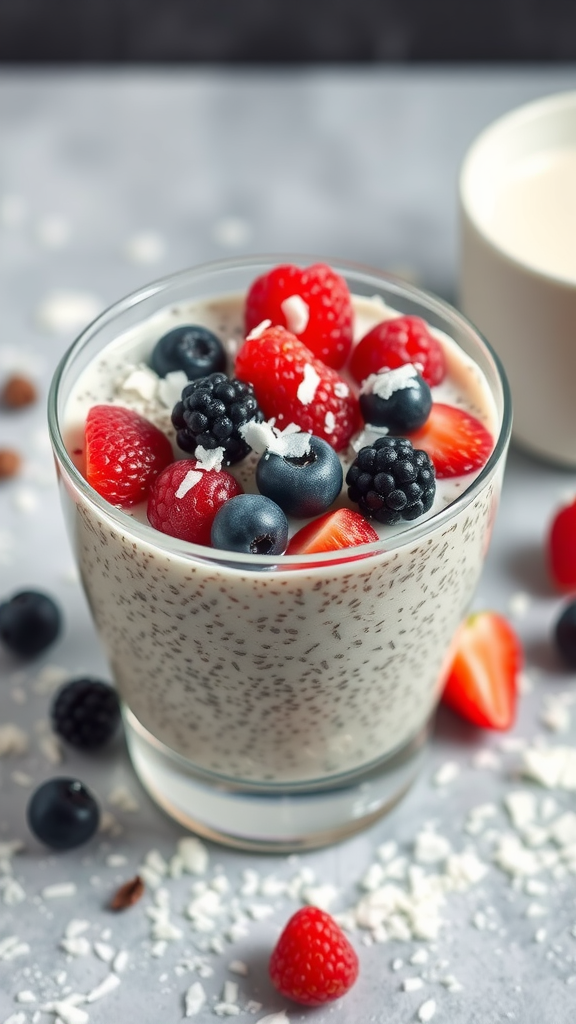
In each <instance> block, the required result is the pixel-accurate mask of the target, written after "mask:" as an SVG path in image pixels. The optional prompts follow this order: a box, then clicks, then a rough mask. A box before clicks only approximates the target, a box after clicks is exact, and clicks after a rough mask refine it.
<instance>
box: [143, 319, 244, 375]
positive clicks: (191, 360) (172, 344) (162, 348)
mask: <svg viewBox="0 0 576 1024" xmlns="http://www.w3.org/2000/svg"><path fill="white" fill-rule="evenodd" d="M150 364H151V366H152V369H153V370H155V371H156V373H157V374H158V376H159V377H165V376H166V374H167V373H172V372H173V371H174V370H184V373H185V374H186V376H187V377H188V380H197V379H198V378H199V377H206V376H207V375H208V374H210V373H216V372H217V371H219V370H223V369H224V367H225V366H226V352H225V351H224V346H223V344H222V342H221V341H220V339H219V338H217V337H216V335H215V334H213V333H212V331H209V330H207V328H206V327H200V326H198V325H197V324H186V325H185V326H182V327H174V328H173V330H171V331H168V333H167V334H164V335H163V336H162V337H161V338H160V340H159V341H157V342H156V345H155V346H154V349H153V350H152V355H151V357H150Z"/></svg>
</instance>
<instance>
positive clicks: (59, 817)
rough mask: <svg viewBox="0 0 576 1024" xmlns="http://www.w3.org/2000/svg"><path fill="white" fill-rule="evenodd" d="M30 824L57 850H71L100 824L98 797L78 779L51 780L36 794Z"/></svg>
mask: <svg viewBox="0 0 576 1024" xmlns="http://www.w3.org/2000/svg"><path fill="white" fill-rule="evenodd" d="M27 814H28V824H29V826H30V828H31V830H32V832H33V833H34V835H35V836H37V838H38V839H39V840H40V841H41V842H42V843H45V844H46V846H51V847H52V849H54V850H71V849H73V847H75V846H80V845H81V844H82V843H86V842H88V840H89V839H91V838H92V836H93V835H94V833H95V832H96V830H97V829H98V825H99V823H100V811H99V808H98V804H97V803H96V800H95V799H94V797H93V796H92V794H91V793H90V791H89V790H88V789H87V788H86V786H85V785H84V784H83V783H82V782H79V781H78V779H63V778H55V779H48V781H47V782H44V783H43V784H42V785H41V786H39V787H38V789H37V790H35V792H34V793H33V794H32V797H31V798H30V802H29V804H28V811H27Z"/></svg>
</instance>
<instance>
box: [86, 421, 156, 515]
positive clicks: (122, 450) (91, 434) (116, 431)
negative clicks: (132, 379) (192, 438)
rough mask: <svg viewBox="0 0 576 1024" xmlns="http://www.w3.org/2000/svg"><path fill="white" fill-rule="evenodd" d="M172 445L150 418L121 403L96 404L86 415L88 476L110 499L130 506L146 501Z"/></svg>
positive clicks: (100, 492)
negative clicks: (147, 418)
mask: <svg viewBox="0 0 576 1024" xmlns="http://www.w3.org/2000/svg"><path fill="white" fill-rule="evenodd" d="M173 458H174V456H173V454H172V445H171V444H170V441H169V440H168V438H167V437H166V435H165V434H163V433H162V431H161V430H158V427H155V426H154V424H153V423H150V421H149V420H146V419H144V417H143V416H140V415H139V414H138V413H136V412H133V411H132V410H131V409H125V408H123V407H122V406H119V405H93V406H92V408H91V409H90V411H89V413H88V416H87V419H86V479H87V481H88V483H89V484H90V486H91V487H93V488H94V490H95V491H98V494H100V495H102V497H103V498H105V499H106V501H109V502H110V503H111V504H112V505H119V506H120V507H121V508H129V507H130V506H131V505H137V504H138V502H140V501H144V499H145V498H146V496H147V494H148V491H149V489H150V485H151V484H152V481H153V480H154V479H155V477H157V476H158V473H160V472H161V470H163V469H164V467H165V466H167V465H168V463H170V462H172V459H173Z"/></svg>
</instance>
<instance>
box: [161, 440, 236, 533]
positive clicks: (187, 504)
mask: <svg viewBox="0 0 576 1024" xmlns="http://www.w3.org/2000/svg"><path fill="white" fill-rule="evenodd" d="M236 494H242V488H241V486H240V484H239V483H238V482H237V481H236V480H235V479H234V477H233V476H232V475H231V474H230V473H227V472H226V471H225V470H216V469H210V470H206V469H203V468H202V465H201V463H199V462H197V461H195V460H194V459H181V460H179V461H178V462H173V463H172V464H171V465H170V466H167V467H166V469H165V470H163V471H162V473H160V475H159V476H157V477H156V480H155V481H154V483H153V485H152V488H151V490H150V495H149V497H148V508H147V514H148V521H149V522H150V524H151V526H153V527H154V529H155V530H160V531H161V532H162V533H167V534H168V535H169V536H170V537H178V538H179V539H180V540H187V541H190V542H191V543H192V544H206V545H209V544H210V531H211V530H212V523H213V522H214V516H215V515H216V513H217V512H218V510H219V509H220V508H221V507H222V505H223V504H224V502H226V501H228V499H229V498H233V497H234V496H235V495H236Z"/></svg>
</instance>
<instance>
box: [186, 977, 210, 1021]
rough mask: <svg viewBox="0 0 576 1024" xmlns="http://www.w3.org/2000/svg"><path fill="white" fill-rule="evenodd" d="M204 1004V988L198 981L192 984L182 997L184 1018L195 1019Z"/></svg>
mask: <svg viewBox="0 0 576 1024" xmlns="http://www.w3.org/2000/svg"><path fill="white" fill-rule="evenodd" d="M205 1002H206V993H205V991H204V986H203V985H202V984H201V982H199V981H195V982H193V984H192V985H190V988H189V989H188V991H187V992H186V995H185V996H184V1016H185V1017H195V1016H196V1014H198V1013H200V1010H201V1009H202V1007H203V1006H204V1003H205Z"/></svg>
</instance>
